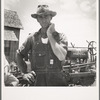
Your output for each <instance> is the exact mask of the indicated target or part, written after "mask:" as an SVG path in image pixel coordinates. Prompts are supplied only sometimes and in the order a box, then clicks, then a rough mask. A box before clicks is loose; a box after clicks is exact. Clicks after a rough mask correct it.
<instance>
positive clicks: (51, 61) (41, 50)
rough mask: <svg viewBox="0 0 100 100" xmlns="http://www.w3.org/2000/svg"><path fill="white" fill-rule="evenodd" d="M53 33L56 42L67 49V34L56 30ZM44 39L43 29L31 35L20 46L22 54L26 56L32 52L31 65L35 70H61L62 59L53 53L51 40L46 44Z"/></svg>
mask: <svg viewBox="0 0 100 100" xmlns="http://www.w3.org/2000/svg"><path fill="white" fill-rule="evenodd" d="M52 35H53V38H54V39H55V40H56V42H57V43H58V44H60V45H61V46H62V47H63V48H65V49H66V50H67V48H68V42H67V38H66V36H65V35H64V34H62V33H58V32H56V31H55V32H54V33H53V34H52ZM42 40H43V39H42V35H41V29H40V30H39V31H38V32H36V33H35V34H31V35H29V37H28V38H27V39H26V41H25V42H24V43H23V44H22V46H21V47H20V48H19V52H20V54H21V55H22V56H23V58H24V57H25V56H27V54H28V52H30V56H31V57H30V61H31V67H32V70H34V71H35V72H38V71H39V72H48V71H49V72H50V71H51V72H53V71H61V69H62V68H61V61H60V60H59V59H58V58H57V57H56V56H55V54H54V53H53V51H52V48H51V45H50V43H49V41H48V43H47V44H46V43H43V41H42Z"/></svg>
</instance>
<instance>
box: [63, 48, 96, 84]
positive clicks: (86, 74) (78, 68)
mask: <svg viewBox="0 0 100 100" xmlns="http://www.w3.org/2000/svg"><path fill="white" fill-rule="evenodd" d="M93 66H95V62H90V61H89V52H88V48H81V47H78V48H77V47H75V48H68V53H67V57H66V61H65V62H64V66H63V72H64V73H65V75H66V81H67V83H68V84H67V85H70V84H73V85H82V86H90V85H91V84H93V82H94V81H95V75H96V74H95V71H93V70H92V67H93ZM92 71H93V72H92Z"/></svg>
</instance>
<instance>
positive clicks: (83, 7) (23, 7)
mask: <svg viewBox="0 0 100 100" xmlns="http://www.w3.org/2000/svg"><path fill="white" fill-rule="evenodd" d="M39 4H47V5H49V8H50V10H53V11H56V12H57V15H56V16H55V17H53V19H52V23H54V24H55V29H56V30H57V31H58V32H61V33H64V34H65V35H66V37H67V39H68V45H69V46H71V42H72V43H73V44H75V46H76V47H77V46H78V47H80V46H81V47H87V46H88V43H87V42H86V40H87V41H89V42H90V41H97V17H96V14H97V2H96V0H4V8H5V9H10V10H13V11H16V12H17V14H18V16H19V18H20V20H21V22H22V25H23V30H21V32H20V40H19V46H20V45H21V44H22V43H23V42H24V41H25V39H26V38H27V36H28V34H29V33H33V32H36V31H38V30H39V28H40V25H39V23H38V22H37V20H36V19H34V18H32V17H31V14H33V13H36V11H37V6H38V5H39Z"/></svg>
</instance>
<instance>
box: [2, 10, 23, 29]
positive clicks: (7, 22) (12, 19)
mask: <svg viewBox="0 0 100 100" xmlns="http://www.w3.org/2000/svg"><path fill="white" fill-rule="evenodd" d="M4 26H9V27H14V28H23V26H22V23H21V21H20V19H19V17H18V14H17V12H16V11H11V10H7V9H5V10H4Z"/></svg>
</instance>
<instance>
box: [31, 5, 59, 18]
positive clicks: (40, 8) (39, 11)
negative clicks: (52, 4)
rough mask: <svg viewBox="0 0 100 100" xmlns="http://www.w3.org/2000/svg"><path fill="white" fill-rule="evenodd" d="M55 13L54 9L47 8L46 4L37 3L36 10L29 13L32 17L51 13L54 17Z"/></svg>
mask: <svg viewBox="0 0 100 100" xmlns="http://www.w3.org/2000/svg"><path fill="white" fill-rule="evenodd" d="M56 14H57V13H56V12H55V11H52V10H49V7H48V5H38V9H37V12H36V13H35V14H31V16H32V17H33V18H37V17H38V16H41V15H51V16H52V17H54V16H55V15H56Z"/></svg>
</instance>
